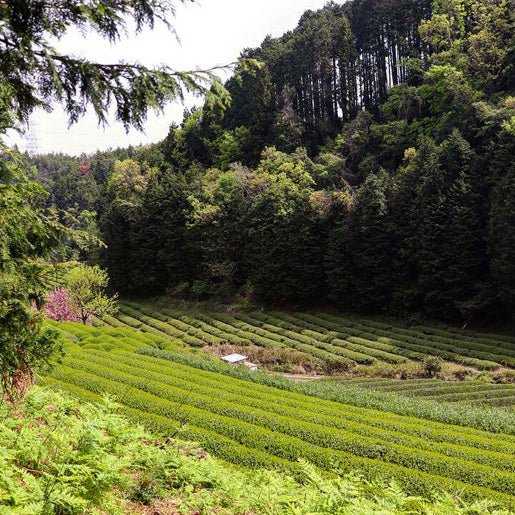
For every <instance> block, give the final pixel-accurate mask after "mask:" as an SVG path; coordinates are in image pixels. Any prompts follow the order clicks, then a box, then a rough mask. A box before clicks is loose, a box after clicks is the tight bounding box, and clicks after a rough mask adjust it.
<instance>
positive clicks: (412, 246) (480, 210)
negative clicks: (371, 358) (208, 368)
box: [26, 0, 515, 325]
mask: <svg viewBox="0 0 515 515" xmlns="http://www.w3.org/2000/svg"><path fill="white" fill-rule="evenodd" d="M514 12H515V10H514V9H513V4H512V2H511V1H510V0H479V1H470V0H435V1H430V0H388V1H379V0H352V1H349V2H346V3H344V4H343V5H341V4H339V3H335V2H329V3H328V4H327V5H326V6H325V7H324V8H323V9H321V10H318V11H307V12H305V13H304V14H303V16H302V17H301V19H300V21H299V23H298V26H297V27H296V28H294V29H293V30H291V31H289V32H287V33H286V34H284V35H283V36H281V37H279V38H272V37H267V38H265V40H264V41H263V43H262V44H261V46H260V47H258V48H252V49H245V50H243V52H242V57H243V58H249V59H255V60H257V61H258V62H259V63H260V64H259V66H258V67H257V68H256V69H251V70H249V69H246V68H242V69H240V70H236V73H235V75H234V76H233V77H232V78H230V79H229V80H228V81H227V82H226V84H225V88H226V91H227V93H228V95H225V96H222V99H221V101H220V102H217V103H213V102H210V101H206V103H205V104H204V105H203V106H202V107H200V108H193V109H191V110H186V111H185V113H184V119H183V122H182V123H181V125H180V126H178V125H176V124H172V125H171V126H170V130H169V133H168V136H167V137H166V138H165V139H164V140H163V141H161V142H160V143H156V144H153V145H148V146H142V147H125V148H124V145H123V142H120V148H118V149H113V150H111V151H107V152H97V153H95V154H93V155H88V156H86V155H84V156H82V157H81V158H80V159H77V158H76V157H72V156H65V155H56V154H53V155H45V156H37V157H29V156H26V158H27V159H29V160H31V162H32V164H35V165H36V167H37V170H38V176H39V179H40V181H41V182H42V183H43V184H44V186H45V187H46V188H47V189H48V190H49V192H50V193H49V196H48V198H47V200H46V202H47V205H48V206H52V207H55V208H58V209H60V210H63V211H67V214H66V217H64V218H63V221H64V223H65V224H68V225H71V226H73V227H74V228H80V229H83V230H85V231H86V232H87V233H88V234H90V235H94V236H95V238H96V237H99V238H100V239H101V240H102V241H103V242H104V243H105V247H104V246H102V247H95V246H82V247H81V248H75V249H74V251H73V252H72V253H74V254H75V255H80V257H81V258H82V259H84V260H87V261H89V262H90V263H92V264H100V265H101V266H103V267H106V268H107V269H108V271H109V275H110V280H111V286H112V288H113V289H114V290H116V291H118V292H121V293H122V294H134V295H139V296H141V295H159V294H167V295H170V296H174V297H183V298H187V299H209V298H216V299H240V300H242V301H252V302H257V303H261V304H262V305H278V306H281V305H282V306H285V305H292V304H293V305H304V306H316V305H318V306H326V305H335V306H338V307H339V308H342V309H348V310H351V311H357V312H366V313H387V314H393V315H396V316H404V317H410V316H415V317H417V316H422V317H427V318H429V319H433V320H443V321H451V322H456V323H460V324H462V325H463V324H468V323H475V324H485V323H489V324H490V323H496V322H503V321H506V320H509V319H510V317H511V316H512V315H513V313H514V312H515V310H514V308H515V160H514V156H515V37H514V34H515V32H514Z"/></svg>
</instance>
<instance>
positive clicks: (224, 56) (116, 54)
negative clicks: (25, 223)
mask: <svg viewBox="0 0 515 515" xmlns="http://www.w3.org/2000/svg"><path fill="white" fill-rule="evenodd" d="M325 3H326V0H198V3H196V4H190V3H187V4H185V5H182V4H181V5H178V7H177V14H176V19H175V22H174V26H175V28H176V31H177V34H178V36H179V38H180V42H178V41H177V38H176V36H174V35H173V34H171V33H169V32H168V31H167V29H166V28H165V27H163V26H162V25H161V26H158V27H156V28H155V29H154V31H150V30H145V31H144V32H143V33H141V34H140V35H139V36H132V35H131V36H130V37H128V38H125V39H123V40H122V41H121V42H119V43H117V44H115V45H110V44H109V43H108V42H106V41H104V40H102V39H101V38H99V37H98V36H96V35H94V34H91V35H87V36H86V37H84V36H83V35H81V34H79V33H70V34H68V35H67V36H66V37H65V38H63V39H62V40H61V41H60V42H59V43H58V44H57V48H58V50H59V51H61V52H63V53H69V54H72V55H75V56H82V57H86V58H88V59H92V60H96V61H100V62H116V61H118V60H124V61H127V62H138V63H140V64H144V65H146V66H153V65H159V64H166V65H169V66H172V67H174V68H175V69H182V70H191V69H194V68H197V67H198V68H204V67H211V66H214V65H222V64H227V63H229V62H232V61H234V60H235V59H237V58H238V56H239V54H240V52H241V51H242V50H243V49H244V48H246V47H255V46H259V45H260V43H261V42H262V41H263V39H264V38H265V36H266V35H267V34H271V35H272V36H280V35H281V34H283V33H284V32H286V31H287V30H290V29H293V28H294V27H295V26H296V25H297V22H298V20H299V18H300V16H301V14H302V13H303V12H304V11H305V10H306V9H319V8H321V7H323V6H324V4H325ZM192 101H193V100H189V101H188V102H189V103H191V102H192ZM183 110H184V105H182V104H180V103H176V104H171V105H169V106H168V107H167V108H166V109H165V111H164V113H162V114H159V115H156V114H154V113H151V114H150V115H149V117H148V121H147V123H146V126H145V131H144V133H141V132H138V131H135V130H131V131H130V132H129V133H128V134H127V133H126V132H125V130H124V128H123V126H122V125H121V124H120V123H116V122H115V120H114V117H112V118H111V119H110V123H109V126H108V127H106V128H105V129H104V128H101V127H99V126H98V124H97V121H96V118H95V116H94V115H93V114H91V113H88V114H87V115H86V116H85V117H84V118H83V119H81V120H80V121H79V122H78V123H76V124H75V125H73V126H71V127H70V128H68V121H67V118H66V115H65V114H64V112H63V111H62V109H61V108H60V107H59V106H56V107H55V109H54V110H53V111H52V113H45V112H42V111H38V112H36V113H35V114H34V115H33V116H32V120H33V122H34V123H33V127H34V132H35V133H36V134H37V142H38V148H39V152H41V153H47V152H64V153H68V154H75V155H78V154H80V153H81V152H86V153H90V152H94V151H95V150H97V149H100V150H103V149H107V148H109V147H117V146H128V145H129V144H133V145H137V144H140V143H151V142H156V141H159V140H161V139H163V138H164V137H165V136H166V134H167V132H168V127H169V126H170V124H171V123H172V122H173V121H176V122H180V121H181V120H182V113H183ZM11 143H17V144H18V145H19V147H20V148H21V149H22V150H23V149H25V146H26V140H25V139H24V138H20V137H18V136H11Z"/></svg>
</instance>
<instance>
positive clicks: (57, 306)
mask: <svg viewBox="0 0 515 515" xmlns="http://www.w3.org/2000/svg"><path fill="white" fill-rule="evenodd" d="M45 309H46V314H47V316H48V318H51V319H52V320H57V321H58V322H81V321H82V320H81V317H80V315H79V312H78V310H77V308H76V307H75V306H74V305H73V303H72V301H71V299H70V294H69V292H68V290H66V289H65V288H58V289H56V290H54V291H53V292H51V293H49V294H48V297H47V302H46V305H45Z"/></svg>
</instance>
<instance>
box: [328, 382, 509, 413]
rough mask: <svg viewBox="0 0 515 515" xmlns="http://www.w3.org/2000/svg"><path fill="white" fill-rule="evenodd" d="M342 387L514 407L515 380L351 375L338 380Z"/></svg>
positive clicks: (428, 398)
mask: <svg viewBox="0 0 515 515" xmlns="http://www.w3.org/2000/svg"><path fill="white" fill-rule="evenodd" d="M335 382H336V383H338V384H341V386H342V387H347V386H350V385H352V386H358V387H360V388H367V389H372V390H376V391H380V392H391V393H396V394H400V395H403V396H407V397H410V398H414V399H426V400H435V401H440V402H451V403H463V402H466V403H467V404H468V405H481V406H483V405H487V406H498V407H506V408H510V409H513V408H514V407H515V385H514V384H490V383H481V382H478V381H461V382H449V381H441V380H437V379H412V380H409V379H408V380H404V379H401V380H395V379H387V378H370V379H366V378H364V379H361V378H356V379H354V378H349V379H338V380H336V381H335Z"/></svg>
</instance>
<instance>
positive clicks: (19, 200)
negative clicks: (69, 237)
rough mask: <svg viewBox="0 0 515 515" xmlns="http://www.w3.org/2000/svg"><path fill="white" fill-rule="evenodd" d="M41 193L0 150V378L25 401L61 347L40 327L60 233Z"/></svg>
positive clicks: (13, 394) (11, 393)
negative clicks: (39, 370)
mask: <svg viewBox="0 0 515 515" xmlns="http://www.w3.org/2000/svg"><path fill="white" fill-rule="evenodd" d="M43 197H44V190H43V189H42V188H41V186H39V185H38V184H37V183H36V182H35V181H33V180H31V179H30V178H29V176H28V174H27V172H26V170H25V168H24V165H23V162H22V160H21V158H20V157H19V156H18V155H17V154H16V153H13V152H10V151H8V150H7V149H5V148H2V155H1V158H0V373H1V379H2V388H3V392H4V394H6V395H7V396H9V397H11V398H13V397H16V396H23V394H24V393H25V392H26V390H27V388H28V387H29V386H30V385H31V384H32V382H33V380H34V370H33V369H34V367H38V366H41V365H44V364H45V363H47V362H48V360H49V358H50V355H51V354H52V352H53V351H54V350H55V349H56V348H58V347H59V344H58V343H57V342H56V340H55V333H54V332H53V331H52V330H49V329H47V328H43V327H42V321H43V316H44V315H43V313H42V312H41V311H39V308H41V306H42V305H43V303H44V299H45V294H46V285H45V272H46V266H45V264H44V263H43V261H42V260H43V259H45V258H48V257H49V255H50V253H51V251H52V250H53V249H55V248H56V247H57V246H58V244H59V242H60V238H61V236H62V234H63V230H62V229H63V228H62V226H61V225H60V224H59V223H58V221H57V220H56V218H55V216H54V214H53V213H52V212H51V211H49V210H46V209H44V208H42V207H41V199H42V198H43Z"/></svg>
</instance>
